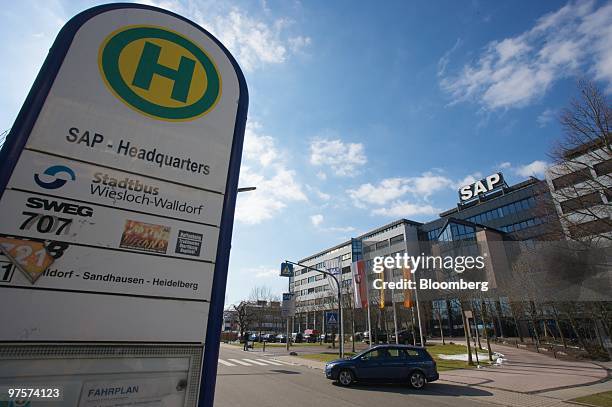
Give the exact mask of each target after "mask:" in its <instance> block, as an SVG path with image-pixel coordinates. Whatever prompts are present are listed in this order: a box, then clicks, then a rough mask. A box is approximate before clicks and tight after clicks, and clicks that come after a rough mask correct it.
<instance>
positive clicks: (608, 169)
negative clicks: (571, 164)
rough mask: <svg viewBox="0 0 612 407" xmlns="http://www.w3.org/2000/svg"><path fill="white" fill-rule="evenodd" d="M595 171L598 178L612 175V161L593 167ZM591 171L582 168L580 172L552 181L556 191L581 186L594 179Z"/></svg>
mask: <svg viewBox="0 0 612 407" xmlns="http://www.w3.org/2000/svg"><path fill="white" fill-rule="evenodd" d="M593 171H595V174H596V175H597V176H598V177H601V176H602V175H606V174H610V173H612V159H610V160H606V161H602V162H600V163H597V164H595V165H593ZM592 178H593V176H592V173H591V169H590V168H589V167H585V168H581V169H579V170H578V171H575V172H572V173H569V174H565V175H563V176H561V177H558V178H555V179H553V180H552V183H553V186H554V187H555V190H557V189H561V188H565V187H569V186H572V185H576V184H579V183H581V182H584V181H588V180H590V179H592Z"/></svg>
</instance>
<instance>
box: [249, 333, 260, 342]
mask: <svg viewBox="0 0 612 407" xmlns="http://www.w3.org/2000/svg"><path fill="white" fill-rule="evenodd" d="M249 341H251V342H259V341H261V337H260V336H259V335H257V334H251V335H249Z"/></svg>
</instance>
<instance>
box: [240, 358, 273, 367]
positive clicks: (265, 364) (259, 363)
mask: <svg viewBox="0 0 612 407" xmlns="http://www.w3.org/2000/svg"><path fill="white" fill-rule="evenodd" d="M242 360H244V361H245V362H249V363H255V364H256V365H259V366H268V364H267V363H261V362H258V361H256V360H253V359H242Z"/></svg>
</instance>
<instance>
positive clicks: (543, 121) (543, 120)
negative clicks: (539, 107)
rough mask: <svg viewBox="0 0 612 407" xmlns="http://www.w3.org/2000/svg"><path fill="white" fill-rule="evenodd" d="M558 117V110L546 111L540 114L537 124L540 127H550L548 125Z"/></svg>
mask: <svg viewBox="0 0 612 407" xmlns="http://www.w3.org/2000/svg"><path fill="white" fill-rule="evenodd" d="M556 116H557V111H556V110H554V109H546V110H544V111H543V112H542V113H540V115H539V116H538V118H537V119H536V122H537V123H538V127H546V126H548V123H551V122H552V121H554V120H555V118H556Z"/></svg>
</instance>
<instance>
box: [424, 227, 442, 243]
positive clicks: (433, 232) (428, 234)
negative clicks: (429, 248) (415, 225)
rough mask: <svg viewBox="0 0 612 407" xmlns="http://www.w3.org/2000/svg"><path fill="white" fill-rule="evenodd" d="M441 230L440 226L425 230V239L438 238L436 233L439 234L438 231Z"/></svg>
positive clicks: (432, 239)
mask: <svg viewBox="0 0 612 407" xmlns="http://www.w3.org/2000/svg"><path fill="white" fill-rule="evenodd" d="M441 230H442V228H436V229H434V230H430V231H429V232H427V240H429V241H434V240H436V239H437V238H438V235H439V234H440V231H441Z"/></svg>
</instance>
